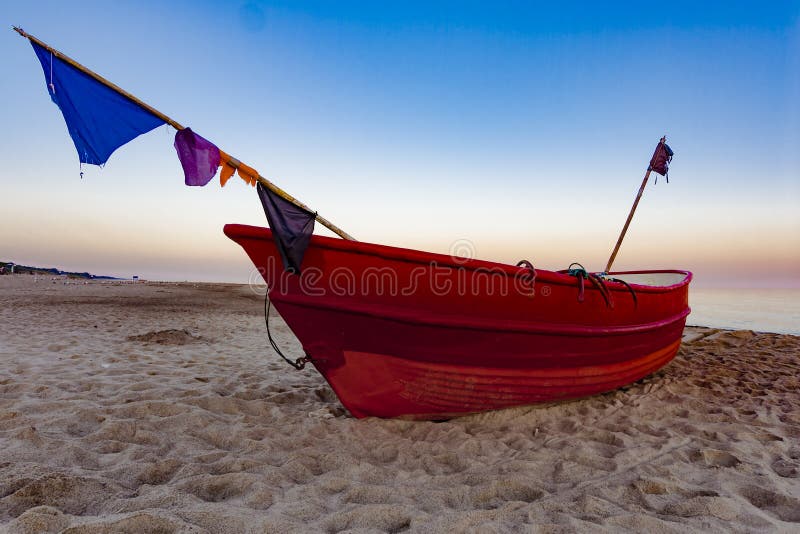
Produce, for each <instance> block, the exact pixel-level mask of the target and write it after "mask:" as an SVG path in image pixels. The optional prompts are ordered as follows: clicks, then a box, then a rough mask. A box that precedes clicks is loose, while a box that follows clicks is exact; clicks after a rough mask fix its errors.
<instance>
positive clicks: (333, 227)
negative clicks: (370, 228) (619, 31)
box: [12, 26, 355, 241]
mask: <svg viewBox="0 0 800 534" xmlns="http://www.w3.org/2000/svg"><path fill="white" fill-rule="evenodd" d="M12 28H14V31H15V32H17V33H18V34H20V35H21V36H23V37H25V38H26V39H28V40H30V41H32V42H34V43H36V44H37V45H39V46H41V47H42V48H44V49H45V50H47V51H48V52H50V53H52V54H53V55H54V56H56V57H57V58H59V59H60V60H62V61H64V62H65V63H67V64H69V65H70V66H72V67H74V68H76V69H78V70H79V71H81V72H83V73H84V74H86V75H88V76H91V77H92V78H94V79H95V80H97V81H98V82H100V83H102V84H103V85H105V86H106V87H108V88H109V89H113V90H114V91H116V92H117V93H119V94H121V95H122V96H124V97H125V98H127V99H128V100H130V101H131V102H133V103H134V104H136V105H137V106H139V107H142V108H144V109H146V110H147V111H149V112H150V113H152V114H153V115H155V116H156V117H158V118H159V119H161V120H162V121H164V122H166V123H167V124H169V125H170V126H172V127H173V128H175V129H176V130H183V129H184V126H182V125H181V124H180V123H179V122H177V121H175V120H173V119H171V118H170V117H168V116H167V115H164V114H163V113H161V112H160V111H158V110H157V109H155V108H154V107H152V106H150V105H148V104H146V103H145V102H142V101H141V100H139V99H138V98H136V97H135V96H133V95H132V94H130V93H129V92H127V91H125V90H124V89H122V88H121V87H118V86H117V85H115V84H113V83H111V82H110V81H108V80H106V79H105V78H103V77H102V76H100V75H99V74H97V73H96V72H94V71H92V70H90V69H88V68H86V67H84V66H83V65H81V64H80V63H78V62H77V61H75V60H74V59H72V58H71V57H69V56H67V55H65V54H63V53H61V52H59V51H58V50H56V49H55V48H53V47H52V46H50V45H48V44H47V43H44V42H42V41H40V40H39V39H37V38H36V37H34V36H33V35H31V34H29V33H27V32H25V30H23V29H22V28H18V27H16V26H12ZM227 163H228V165H230V166H231V167H233V168H235V169H238V168H239V164H240V163H241V162H240V161H239V160H238V159H236V158H233V157H231V158H230V159H229V160H228V162H227ZM257 180H258V181H259V182H261V184H262V185H263V186H264V187H266V188H267V189H269V190H270V191H272V192H273V193H275V194H276V195H278V196H279V197H281V198H283V199H285V200H287V201H288V202H291V203H292V204H294V205H295V206H297V207H298V208H301V209H304V210H306V211H310V212H312V213H314V210H312V209H311V208H309V207H308V206H306V205H305V204H303V203H302V202H300V201H299V200H297V199H296V198H294V197H293V196H292V195H290V194H289V193H287V192H286V191H284V190H283V189H281V188H280V187H278V186H277V185H275V184H273V183H272V182H270V181H269V180H267V179H266V178H264V177H263V176H261V175H260V174H259V175H258V176H257ZM315 216H316V219H317V220H318V221H319V222H320V224H321V225H322V226H324V227H326V228H328V229H329V230H330V231H332V232H333V233H335V234H336V235H338V236H340V237H342V238H344V239H347V240H349V241H355V238H353V237H352V236H351V235H350V234H348V233H347V232H345V231H344V230H342V229H341V228H339V227H338V226H336V225H335V224H333V223H332V222H330V221H329V220H328V219H326V218H325V217H323V216H322V215H319V214H315Z"/></svg>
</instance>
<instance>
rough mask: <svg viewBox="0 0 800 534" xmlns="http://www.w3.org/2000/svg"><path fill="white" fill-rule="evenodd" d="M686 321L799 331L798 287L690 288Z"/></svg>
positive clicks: (799, 292)
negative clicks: (689, 310) (689, 311)
mask: <svg viewBox="0 0 800 534" xmlns="http://www.w3.org/2000/svg"><path fill="white" fill-rule="evenodd" d="M689 305H690V306H691V307H692V314H691V315H689V317H688V318H687V320H686V324H687V325H699V326H711V327H714V328H730V329H735V330H754V331H756V332H778V333H782V334H795V335H800V289H704V288H699V289H697V288H694V287H690V288H689Z"/></svg>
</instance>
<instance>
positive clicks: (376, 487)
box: [0, 275, 800, 533]
mask: <svg viewBox="0 0 800 534" xmlns="http://www.w3.org/2000/svg"><path fill="white" fill-rule="evenodd" d="M0 295H2V300H1V302H2V307H0V530H5V531H7V532H70V533H79V532H80V533H83V532H86V533H100V532H340V531H350V532H403V531H409V532H461V531H470V532H518V531H523V532H573V531H575V532H620V531H630V532H680V533H684V532H690V531H706V532H707V531H712V532H713V531H716V532H753V531H756V532H787V531H798V530H800V338H798V337H794V336H790V335H780V334H766V333H753V332H750V331H723V330H717V329H712V328H702V327H690V328H687V330H686V332H685V334H684V344H683V346H682V348H681V350H680V352H679V354H678V356H677V357H676V359H675V360H674V361H673V362H672V363H671V364H669V365H668V366H667V367H665V368H664V369H663V370H661V371H660V372H658V373H656V374H655V375H652V376H650V377H648V378H646V379H644V380H642V381H640V382H637V383H635V384H632V385H631V386H629V387H626V388H623V389H621V390H618V391H614V392H611V393H607V394H604V395H599V396H595V397H592V398H588V399H583V400H578V401H573V402H567V403H562V404H558V405H548V406H538V407H524V408H514V409H507V410H502V411H497V412H491V413H485V414H479V415H472V416H467V417H463V418H459V419H454V420H451V421H448V422H442V423H432V422H409V421H398V420H379V419H364V420H356V419H354V418H352V417H351V416H350V415H349V414H348V413H347V412H346V411H345V410H344V409H343V408H342V407H341V405H340V404H339V403H338V401H337V399H336V397H335V395H334V394H333V392H332V390H331V389H330V388H329V387H328V385H327V384H326V383H325V381H324V380H323V379H322V377H321V376H320V375H319V374H317V373H316V372H315V371H314V370H313V369H307V370H305V371H302V372H298V371H294V370H292V369H290V368H289V367H288V366H287V365H286V364H285V363H283V362H282V361H281V360H280V359H279V358H278V357H277V356H276V355H275V354H273V353H272V352H271V350H270V349H268V343H267V340H266V333H265V330H264V317H263V300H262V297H261V296H259V295H257V294H255V293H254V292H253V291H252V290H250V289H249V288H248V287H245V286H237V285H224V284H190V283H185V284H174V283H159V284H156V283H137V284H132V283H123V282H103V283H100V282H91V283H84V282H82V281H69V282H66V283H65V281H64V280H51V279H50V278H41V277H40V278H38V279H37V281H35V282H34V277H33V276H22V275H16V276H2V277H0ZM690 319H691V318H690ZM273 325H274V326H273V332H274V333H276V334H277V340H278V343H279V344H280V345H281V346H282V347H287V348H288V350H289V351H290V352H291V353H292V354H294V355H295V356H299V355H300V350H299V346H298V344H297V341H296V340H295V339H294V337H293V336H292V335H291V333H290V332H289V331H288V329H287V328H286V326H285V325H284V324H283V323H282V322H281V320H280V319H279V318H278V317H276V316H273Z"/></svg>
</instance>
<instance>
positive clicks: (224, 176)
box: [219, 150, 236, 187]
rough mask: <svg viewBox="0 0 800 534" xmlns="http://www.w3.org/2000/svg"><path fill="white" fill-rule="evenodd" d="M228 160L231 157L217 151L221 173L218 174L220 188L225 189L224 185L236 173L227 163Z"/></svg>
mask: <svg viewBox="0 0 800 534" xmlns="http://www.w3.org/2000/svg"><path fill="white" fill-rule="evenodd" d="M230 159H231V157H230V156H229V155H228V154H226V153H225V152H223V151H222V150H220V151H219V164H220V166H221V167H222V171H221V172H220V173H219V185H220V187H225V184H227V183H228V180H230V179H231V176H233V173H234V171H236V169H234V168H233V167H231V165H230V164H229V163H228V161H230Z"/></svg>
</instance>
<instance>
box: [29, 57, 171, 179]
mask: <svg viewBox="0 0 800 534" xmlns="http://www.w3.org/2000/svg"><path fill="white" fill-rule="evenodd" d="M31 44H32V45H33V50H34V52H36V56H37V57H38V58H39V62H40V63H41V64H42V70H43V71H44V77H45V80H46V82H47V91H48V92H49V93H50V98H51V99H52V100H53V102H54V103H55V105H57V106H58V108H59V109H60V110H61V113H62V114H63V115H64V121H65V122H66V123H67V130H69V135H70V137H72V141H73V142H74V143H75V148H76V149H77V151H78V158H80V161H81V163H91V164H92V165H103V164H104V163H105V162H106V161H108V158H109V157H110V156H111V154H112V153H113V152H114V151H115V150H116V149H118V148H119V147H121V146H122V145H124V144H125V143H127V142H128V141H131V140H132V139H134V138H136V137H138V136H140V135H141V134H143V133H147V132H149V131H150V130H152V129H153V128H156V127H158V126H161V125H162V124H164V121H163V120H161V119H159V118H158V117H156V116H155V115H153V114H152V113H150V112H149V111H147V110H146V109H144V108H142V107H140V106H138V105H137V104H135V103H133V102H132V101H131V100H129V99H127V98H125V97H124V96H122V95H121V94H119V93H117V92H116V91H114V90H113V89H111V88H109V87H106V86H105V85H103V84H102V83H100V82H98V81H97V80H95V79H94V78H92V77H91V76H89V75H88V74H84V73H83V72H81V71H79V70H78V69H76V68H75V67H73V66H71V65H69V64H68V63H66V62H64V61H63V60H61V59H59V58H58V57H57V56H56V55H55V54H53V53H52V52H50V51H49V50H47V49H46V48H42V47H41V46H39V45H37V44H36V43H33V42H31Z"/></svg>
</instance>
